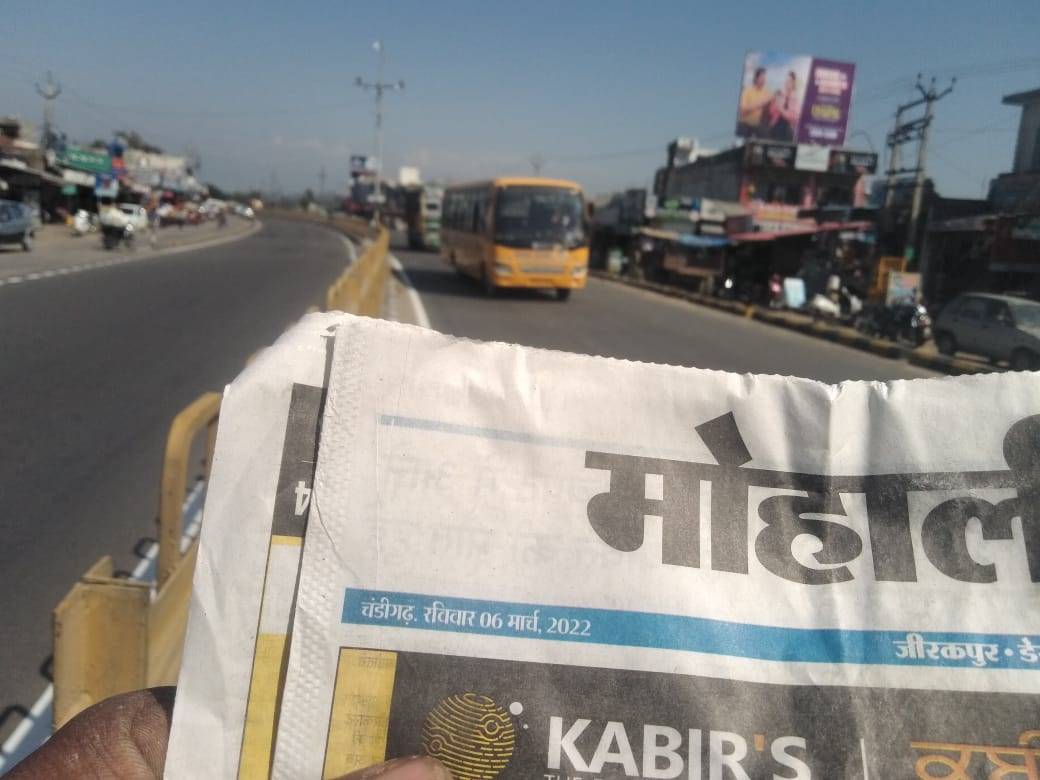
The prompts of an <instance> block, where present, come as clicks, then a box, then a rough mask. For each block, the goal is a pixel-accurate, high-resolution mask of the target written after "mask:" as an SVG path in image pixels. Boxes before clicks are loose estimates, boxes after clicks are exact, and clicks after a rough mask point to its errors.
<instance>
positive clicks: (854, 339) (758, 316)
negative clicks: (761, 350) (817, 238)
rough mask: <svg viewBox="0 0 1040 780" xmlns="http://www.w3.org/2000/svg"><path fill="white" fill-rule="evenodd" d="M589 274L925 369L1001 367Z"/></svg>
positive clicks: (807, 319) (670, 288)
mask: <svg viewBox="0 0 1040 780" xmlns="http://www.w3.org/2000/svg"><path fill="white" fill-rule="evenodd" d="M590 274H591V275H592V276H594V277H596V278H598V279H606V280H608V281H612V282H618V283H620V284H626V285H628V286H629V287H637V288H639V289H641V290H648V291H651V292H656V293H660V294H662V295H667V296H669V297H671V298H681V299H682V300H685V301H689V302H690V303H695V304H698V305H700V306H707V307H709V308H712V309H717V310H719V311H726V312H729V313H731V314H739V315H741V316H743V317H745V318H749V319H755V320H758V321H759V322H763V323H766V324H768V325H773V326H775V327H778V328H786V329H788V330H793V331H797V332H798V333H803V334H805V335H807V336H812V337H814V338H819V339H825V340H827V341H830V342H833V343H835V344H841V345H842V346H845V347H850V348H852V349H858V350H860V351H862V352H869V353H871V354H874V355H878V356H880V357H886V358H890V359H892V360H906V361H907V362H909V363H911V364H913V365H915V366H919V367H921V368H927V369H929V370H931V371H937V372H939V373H943V374H953V375H956V374H981V373H986V372H989V371H1000V370H1002V369H1001V368H998V367H997V366H995V365H991V364H988V363H984V362H980V361H975V360H970V359H967V358H950V357H946V356H944V355H939V354H935V353H933V352H931V351H930V350H929V349H928V348H927V347H923V348H922V347H919V348H917V349H910V348H908V347H904V346H902V345H900V344H896V343H893V342H891V341H886V340H885V339H877V338H872V337H870V336H866V335H864V334H862V333H859V332H858V331H856V330H854V329H853V328H850V327H846V326H843V325H835V324H831V323H826V322H822V321H818V320H814V319H813V318H812V317H811V316H809V315H806V314H801V313H798V312H792V311H781V310H776V309H768V308H763V307H761V306H756V305H754V304H745V303H740V302H739V301H732V300H725V299H720V298H714V297H712V296H710V295H704V294H703V293H696V292H692V291H690V290H684V289H682V288H681V287H676V286H674V285H668V284H662V283H660V282H650V281H646V280H644V279H636V278H633V277H628V276H621V275H619V274H613V273H609V272H606V271H602V270H592V271H591V272H590Z"/></svg>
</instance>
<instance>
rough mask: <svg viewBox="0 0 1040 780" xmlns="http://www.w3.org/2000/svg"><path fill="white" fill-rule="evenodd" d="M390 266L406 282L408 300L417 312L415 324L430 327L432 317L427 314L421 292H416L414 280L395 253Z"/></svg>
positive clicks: (391, 256)
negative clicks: (420, 295)
mask: <svg viewBox="0 0 1040 780" xmlns="http://www.w3.org/2000/svg"><path fill="white" fill-rule="evenodd" d="M390 267H391V268H392V269H394V272H395V273H399V274H400V275H401V282H402V283H403V284H404V289H405V291H406V292H407V293H408V300H409V302H410V303H411V304H412V310H413V311H414V312H415V320H416V322H415V324H416V325H418V326H419V327H420V328H427V329H429V328H430V318H429V317H428V316H426V307H425V306H423V303H422V299H421V298H420V297H419V293H418V292H416V290H415V287H414V286H413V285H412V280H411V279H410V278H409V277H408V272H407V271H405V270H404V266H403V265H401V261H400V260H398V259H397V257H395V256H394V255H390Z"/></svg>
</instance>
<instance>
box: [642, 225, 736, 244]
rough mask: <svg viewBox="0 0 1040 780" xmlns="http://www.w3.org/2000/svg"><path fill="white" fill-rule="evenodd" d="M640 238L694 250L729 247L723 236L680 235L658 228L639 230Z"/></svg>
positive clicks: (728, 242) (728, 241)
mask: <svg viewBox="0 0 1040 780" xmlns="http://www.w3.org/2000/svg"><path fill="white" fill-rule="evenodd" d="M637 232H638V233H639V234H640V235H642V236H647V237H648V238H657V239H660V240H662V241H674V242H675V243H677V244H681V245H682V246H688V247H694V248H696V249H712V248H716V247H722V246H729V244H730V240H729V238H726V237H724V236H702V235H699V234H697V233H680V232H678V231H676V230H661V229H659V228H649V227H647V228H640V229H639V231H637Z"/></svg>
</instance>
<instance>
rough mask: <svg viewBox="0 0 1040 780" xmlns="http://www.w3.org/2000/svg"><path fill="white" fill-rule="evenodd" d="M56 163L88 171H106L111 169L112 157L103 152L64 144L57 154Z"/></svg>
mask: <svg viewBox="0 0 1040 780" xmlns="http://www.w3.org/2000/svg"><path fill="white" fill-rule="evenodd" d="M58 164H59V165H62V166H64V167H66V168H75V169H77V170H80V171H87V172H88V173H108V172H109V171H111V170H112V158H111V157H109V156H108V154H107V153H105V152H95V151H93V150H90V149H80V148H79V147H76V146H66V147H65V150H64V151H63V152H61V153H60V154H59V155H58Z"/></svg>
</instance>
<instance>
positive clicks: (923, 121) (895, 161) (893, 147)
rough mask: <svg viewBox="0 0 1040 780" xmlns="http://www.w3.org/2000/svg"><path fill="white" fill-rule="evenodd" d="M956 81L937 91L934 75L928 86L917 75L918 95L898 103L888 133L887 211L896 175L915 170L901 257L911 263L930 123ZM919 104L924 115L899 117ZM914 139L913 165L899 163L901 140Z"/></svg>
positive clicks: (916, 258)
mask: <svg viewBox="0 0 1040 780" xmlns="http://www.w3.org/2000/svg"><path fill="white" fill-rule="evenodd" d="M956 83H957V79H953V80H951V81H950V85H949V86H948V87H946V89H944V90H942V91H941V92H940V91H938V90H937V88H936V86H935V78H934V77H933V78H932V79H931V81H930V82H929V84H928V88H927V89H925V87H924V86H923V85H922V84H921V77H920V75H918V77H917V84H915V87H916V88H917V91H918V92H919V93H920V95H921V96H920V97H919V98H917V99H916V100H913V101H911V102H909V103H904V104H903V105H901V106H899V108H898V109H897V110H896V124H895V127H894V128H893V129H892V132H891V133H889V134H888V147H889V150H890V151H889V166H888V171H887V174H888V189H887V191H886V193H885V211H886V213H889V214H890V213H891V209H892V202H893V191H894V189H895V180H896V176H898V175H899V174H901V173H912V174H914V194H913V200H912V202H911V206H910V219H909V220H908V224H907V234H906V248H905V250H904V252H903V255H904V257H906V258H907V260H909V261H910V264H914V265H916V264H917V262H918V260H919V258H918V257H917V249H918V247H917V233H918V226H919V223H920V219H921V202H922V200H923V199H924V183H925V163H926V157H927V153H928V135H929V132H930V129H931V125H932V119H933V118H934V117H935V104H936V103H937V102H939V101H940V100H942V99H943V98H944V97H946V96H947V95H949V94H950V93H951V92H953V87H954V85H955V84H956ZM922 105H923V106H924V116H919V117H917V118H915V119H911V120H908V121H906V122H904V121H902V117H903V114H904V112H906V111H909V110H911V109H913V108H917V107H918V106H922ZM915 141H916V142H917V159H916V161H915V165H914V167H913V168H901V167H899V150H900V147H901V146H903V145H904V144H907V143H913V142H915ZM922 270H923V269H922Z"/></svg>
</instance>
